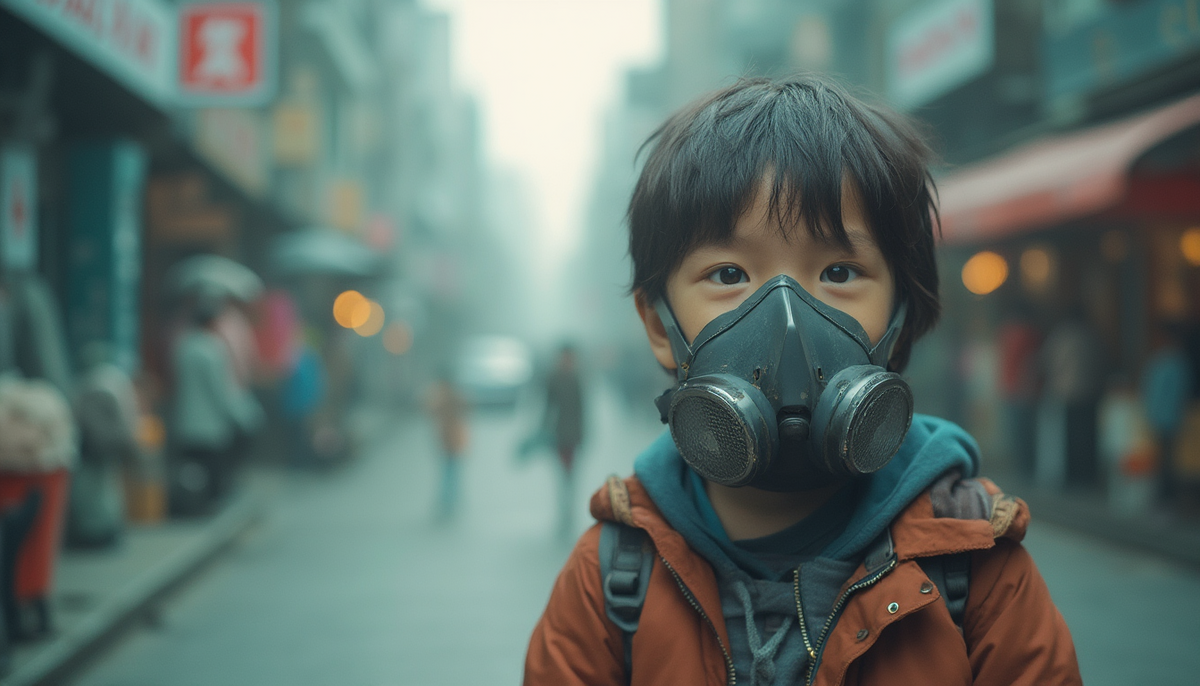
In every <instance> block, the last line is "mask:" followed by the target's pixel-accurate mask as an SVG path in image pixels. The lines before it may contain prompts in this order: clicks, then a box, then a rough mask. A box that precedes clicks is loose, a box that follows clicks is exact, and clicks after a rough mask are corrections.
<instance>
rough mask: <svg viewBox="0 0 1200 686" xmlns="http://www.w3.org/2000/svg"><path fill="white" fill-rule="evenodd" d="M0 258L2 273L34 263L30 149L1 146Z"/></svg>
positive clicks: (33, 168)
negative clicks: (1, 260) (0, 260)
mask: <svg viewBox="0 0 1200 686" xmlns="http://www.w3.org/2000/svg"><path fill="white" fill-rule="evenodd" d="M0 257H2V259H3V265H4V269H5V270H10V269H11V270H22V271H28V270H31V269H33V268H34V267H35V266H36V264H37V157H36V155H35V153H34V151H33V148H31V147H27V146H22V145H6V146H3V147H0Z"/></svg>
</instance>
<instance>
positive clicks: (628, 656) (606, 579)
mask: <svg viewBox="0 0 1200 686" xmlns="http://www.w3.org/2000/svg"><path fill="white" fill-rule="evenodd" d="M599 558H600V580H601V582H602V583H603V587H604V613H605V614H606V615H608V618H609V619H610V620H612V623H613V624H616V625H617V628H619V629H620V630H621V634H622V643H623V644H624V646H625V671H626V673H629V670H630V669H631V668H632V666H633V634H634V632H635V631H637V628H638V621H639V620H640V619H641V616H642V605H644V604H645V602H646V589H647V588H649V586H650V571H651V570H652V569H653V568H654V546H653V545H652V544H651V543H650V537H649V536H648V535H646V532H645V531H643V530H642V529H638V528H636V527H632V526H627V525H625V524H618V523H617V522H604V523H603V524H601V525H600V551H599Z"/></svg>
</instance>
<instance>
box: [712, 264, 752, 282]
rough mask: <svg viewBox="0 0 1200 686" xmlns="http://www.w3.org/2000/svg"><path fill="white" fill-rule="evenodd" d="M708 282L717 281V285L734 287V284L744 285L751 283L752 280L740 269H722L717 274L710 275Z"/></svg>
mask: <svg viewBox="0 0 1200 686" xmlns="http://www.w3.org/2000/svg"><path fill="white" fill-rule="evenodd" d="M708 280H709V281H715V282H716V283H719V284H723V285H725V286H732V285H733V284H737V283H743V282H746V281H749V280H750V279H749V278H748V277H747V276H746V272H744V271H742V270H741V269H738V268H737V267H721V268H720V269H718V270H716V271H715V272H713V273H711V274H709V275H708Z"/></svg>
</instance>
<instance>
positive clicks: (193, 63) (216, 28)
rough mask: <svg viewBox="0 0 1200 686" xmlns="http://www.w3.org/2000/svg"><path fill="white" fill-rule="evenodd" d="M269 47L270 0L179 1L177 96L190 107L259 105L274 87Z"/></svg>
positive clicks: (271, 39)
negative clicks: (243, 0) (236, 0)
mask: <svg viewBox="0 0 1200 686" xmlns="http://www.w3.org/2000/svg"><path fill="white" fill-rule="evenodd" d="M275 50H276V29H275V7H274V5H273V4H270V3H268V2H262V1H259V2H195V3H187V4H184V5H182V6H180V8H179V98H180V101H181V102H183V103H185V104H189V105H192V106H196V107H212V106H219V105H225V106H229V105H239V106H243V107H248V106H258V105H263V104H265V103H266V102H268V101H270V99H271V98H272V97H273V96H274V91H275Z"/></svg>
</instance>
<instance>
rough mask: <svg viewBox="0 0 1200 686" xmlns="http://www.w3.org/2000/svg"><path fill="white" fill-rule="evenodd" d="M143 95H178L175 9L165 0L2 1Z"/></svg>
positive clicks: (157, 98) (162, 99) (156, 98)
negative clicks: (176, 90)
mask: <svg viewBox="0 0 1200 686" xmlns="http://www.w3.org/2000/svg"><path fill="white" fill-rule="evenodd" d="M0 6H3V7H7V8H8V9H10V10H11V11H12V12H14V13H15V14H17V15H18V16H20V17H22V18H24V19H25V20H26V21H28V22H29V23H31V24H33V25H34V26H36V27H38V28H39V29H41V30H42V31H44V32H45V33H47V34H49V35H50V36H53V37H54V38H55V39H57V40H58V42H59V43H61V44H62V45H63V46H65V47H66V48H67V49H68V50H71V51H72V52H74V53H75V54H77V55H79V56H80V57H82V58H84V59H85V60H87V61H89V62H91V63H92V64H94V65H96V66H97V67H98V68H99V69H101V70H102V71H104V72H106V73H108V75H109V76H112V77H113V78H115V79H116V80H117V81H118V82H120V83H121V84H122V85H124V86H126V87H128V88H130V89H131V90H132V91H133V92H134V93H136V94H137V95H139V96H141V97H142V98H143V99H145V100H147V101H149V102H151V103H152V104H154V105H157V106H159V107H166V106H169V105H170V104H171V101H172V99H173V97H174V94H175V13H174V11H173V9H172V8H171V7H170V6H168V5H167V4H165V3H163V2H161V0H0Z"/></svg>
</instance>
